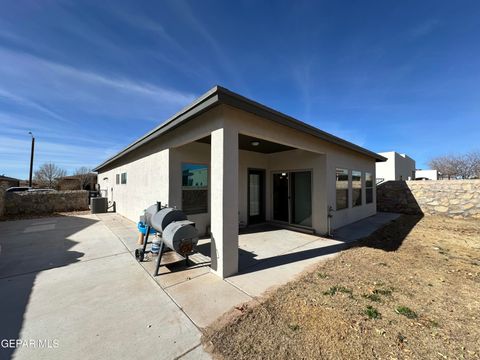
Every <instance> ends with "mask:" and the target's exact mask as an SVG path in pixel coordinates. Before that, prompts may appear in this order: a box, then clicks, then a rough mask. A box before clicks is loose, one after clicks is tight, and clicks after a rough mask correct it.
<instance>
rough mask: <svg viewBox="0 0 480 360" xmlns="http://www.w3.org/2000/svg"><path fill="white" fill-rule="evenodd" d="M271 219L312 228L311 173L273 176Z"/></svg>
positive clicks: (276, 174)
mask: <svg viewBox="0 0 480 360" xmlns="http://www.w3.org/2000/svg"><path fill="white" fill-rule="evenodd" d="M272 190H273V219H274V220H277V221H282V222H286V223H289V224H292V225H300V226H305V227H311V226H312V172H311V171H292V172H283V173H274V174H273V189H272Z"/></svg>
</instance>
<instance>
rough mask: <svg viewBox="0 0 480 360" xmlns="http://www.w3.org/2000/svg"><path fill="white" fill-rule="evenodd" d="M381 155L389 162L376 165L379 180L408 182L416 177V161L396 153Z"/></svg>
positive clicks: (390, 152) (389, 152)
mask: <svg viewBox="0 0 480 360" xmlns="http://www.w3.org/2000/svg"><path fill="white" fill-rule="evenodd" d="M379 154H380V155H382V156H384V157H386V158H387V161H384V162H378V163H377V164H376V170H377V178H379V179H384V181H391V180H408V178H409V177H410V178H412V179H413V177H414V176H415V160H413V159H412V158H411V157H409V156H408V155H405V154H399V153H397V152H395V151H388V152H381V153H379Z"/></svg>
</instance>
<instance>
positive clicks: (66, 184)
mask: <svg viewBox="0 0 480 360" xmlns="http://www.w3.org/2000/svg"><path fill="white" fill-rule="evenodd" d="M85 176H86V175H71V176H64V177H62V178H59V179H58V186H57V187H58V190H95V185H96V184H97V174H95V173H91V174H89V176H88V177H87V178H86V179H85ZM83 179H85V183H84V184H83V186H80V185H81V183H82V181H84V180H83Z"/></svg>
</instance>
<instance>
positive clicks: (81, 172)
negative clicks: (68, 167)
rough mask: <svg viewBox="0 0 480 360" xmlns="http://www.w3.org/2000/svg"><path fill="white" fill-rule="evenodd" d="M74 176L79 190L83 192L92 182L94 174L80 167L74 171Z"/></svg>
mask: <svg viewBox="0 0 480 360" xmlns="http://www.w3.org/2000/svg"><path fill="white" fill-rule="evenodd" d="M75 176H76V177H77V178H78V180H79V182H80V190H83V189H85V188H86V187H87V185H88V184H89V183H90V182H91V181H92V178H93V177H94V176H95V174H94V173H93V172H92V169H90V168H87V167H86V166H82V167H79V168H78V169H77V170H75Z"/></svg>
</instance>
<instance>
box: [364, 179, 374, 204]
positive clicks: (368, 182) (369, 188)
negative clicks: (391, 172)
mask: <svg viewBox="0 0 480 360" xmlns="http://www.w3.org/2000/svg"><path fill="white" fill-rule="evenodd" d="M365 198H366V202H367V204H371V203H372V202H373V176H372V173H369V172H366V173H365Z"/></svg>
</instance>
